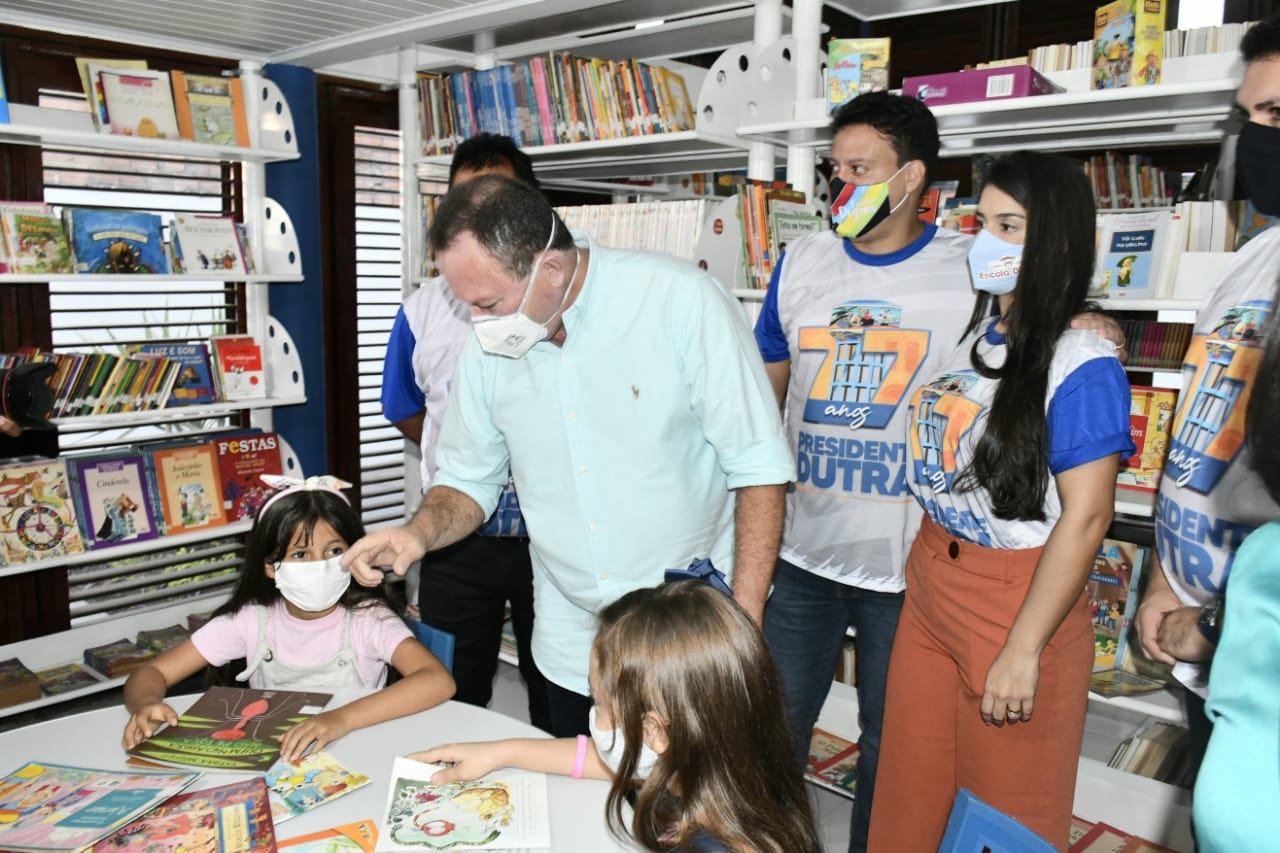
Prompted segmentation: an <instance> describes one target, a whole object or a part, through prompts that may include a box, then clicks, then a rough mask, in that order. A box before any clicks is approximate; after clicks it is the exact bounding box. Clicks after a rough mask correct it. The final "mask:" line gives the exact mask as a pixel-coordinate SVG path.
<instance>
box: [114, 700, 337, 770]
mask: <svg viewBox="0 0 1280 853" xmlns="http://www.w3.org/2000/svg"><path fill="white" fill-rule="evenodd" d="M332 698H333V696H332V694H329V693H309V692H302V691H294V690H257V689H254V688H250V687H211V688H209V689H208V690H206V691H205V692H204V694H203V695H201V697H200V698H199V699H197V700H196V701H195V703H194V704H192V706H191V707H190V708H188V709H187V710H186V712H184V713H183V714H180V715H179V717H178V725H176V726H167V727H165V728H163V729H160V730H159V731H158V732H156V733H155V734H153V735H152V736H151V737H149V738H147V739H146V740H144V741H143V742H142V743H140V744H138V745H137V746H135V747H134V748H133V749H130V750H128V753H129V755H132V756H135V757H137V758H141V759H144V760H146V761H153V762H157V763H159V764H166V765H174V766H180V767H199V768H201V769H205V770H243V771H258V772H264V771H266V770H267V769H268V768H270V767H271V766H272V765H273V764H275V762H276V761H277V760H278V759H279V758H280V738H281V737H283V736H284V734H285V732H287V731H288V730H289V729H291V728H292V727H293V726H294V725H296V724H297V723H300V722H302V721H303V720H305V719H306V718H307V717H308V716H310V715H311V714H313V713H316V712H318V711H319V710H320V708H322V707H323V706H324V705H325V703H327V702H328V701H329V700H330V699H332Z"/></svg>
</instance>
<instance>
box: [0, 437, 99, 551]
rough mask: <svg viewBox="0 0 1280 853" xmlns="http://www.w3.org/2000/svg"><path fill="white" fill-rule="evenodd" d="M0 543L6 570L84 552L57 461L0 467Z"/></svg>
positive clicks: (62, 470) (63, 467) (68, 490)
mask: <svg viewBox="0 0 1280 853" xmlns="http://www.w3.org/2000/svg"><path fill="white" fill-rule="evenodd" d="M0 543H2V546H3V551H2V552H0V557H2V558H3V560H4V561H6V562H8V564H9V565H11V566H15V565H20V564H22V563H33V562H36V561H39V560H44V559H49V558H52V557H66V556H68V555H70V554H82V553H84V540H83V539H81V538H80V528H79V525H78V524H77V522H76V511H75V505H74V501H73V500H72V498H71V485H70V482H69V481H68V479H67V468H66V465H65V464H64V463H63V462H62V460H61V459H49V460H45V461H42V462H28V463H19V464H16V465H7V466H5V467H4V468H0Z"/></svg>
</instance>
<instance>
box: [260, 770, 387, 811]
mask: <svg viewBox="0 0 1280 853" xmlns="http://www.w3.org/2000/svg"><path fill="white" fill-rule="evenodd" d="M266 780H267V788H268V790H269V791H270V795H271V816H272V817H273V818H274V819H275V822H276V823H280V822H281V821H286V820H288V819H289V818H291V817H295V816H297V815H300V814H302V813H303V812H309V811H311V810H312V809H315V808H319V807H320V806H323V805H324V804H325V803H329V802H332V801H333V800H336V799H338V797H341V796H343V795H344V794H349V793H351V792H352V791H354V790H356V789H357V788H363V787H364V786H365V785H368V784H369V777H368V776H364V775H361V774H359V773H354V772H352V771H351V770H348V769H347V768H346V767H344V766H342V763H341V762H339V761H338V760H337V759H336V758H334V757H333V756H332V755H330V754H329V753H327V752H313V753H311V754H310V755H308V756H307V757H305V758H303V759H302V760H301V761H298V762H295V763H293V764H290V763H289V762H287V761H284V760H283V759H281V760H280V761H277V762H276V763H275V764H273V765H271V769H269V770H268V771H267V776H266Z"/></svg>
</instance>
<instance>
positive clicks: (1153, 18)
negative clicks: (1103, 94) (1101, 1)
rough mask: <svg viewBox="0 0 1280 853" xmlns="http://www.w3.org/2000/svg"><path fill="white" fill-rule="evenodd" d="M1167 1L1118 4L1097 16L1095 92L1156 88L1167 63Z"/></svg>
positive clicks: (1132, 0)
mask: <svg viewBox="0 0 1280 853" xmlns="http://www.w3.org/2000/svg"><path fill="white" fill-rule="evenodd" d="M1164 21H1165V6H1164V2H1163V0H1115V2H1113V3H1107V4H1105V5H1103V6H1099V7H1098V9H1097V11H1096V12H1094V16H1093V68H1092V71H1091V73H1090V80H1091V85H1092V87H1093V88H1094V89H1114V88H1118V87H1121V86H1153V85H1155V84H1156V83H1159V82H1160V78H1161V68H1162V65H1163V62H1164Z"/></svg>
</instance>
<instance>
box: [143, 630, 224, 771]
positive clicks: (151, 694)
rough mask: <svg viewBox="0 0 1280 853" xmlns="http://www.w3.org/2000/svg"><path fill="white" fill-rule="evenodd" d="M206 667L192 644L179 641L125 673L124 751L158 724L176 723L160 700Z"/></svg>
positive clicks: (173, 712)
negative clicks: (179, 683) (162, 652)
mask: <svg viewBox="0 0 1280 853" xmlns="http://www.w3.org/2000/svg"><path fill="white" fill-rule="evenodd" d="M208 665H209V662H208V661H207V660H205V659H204V656H203V655H201V654H200V652H198V651H197V650H196V646H195V643H193V642H191V641H190V640H183V641H182V642H181V643H180V644H178V645H177V646H175V647H173V648H172V649H170V650H169V651H167V652H165V653H164V654H162V655H160V657H158V658H156V659H155V660H154V661H153V662H151V663H149V664H146V665H145V666H141V667H139V668H138V669H135V670H134V671H133V672H131V673H129V678H128V680H127V681H125V683H124V706H125V708H126V709H127V710H128V711H129V714H130V715H131V716H130V717H129V722H128V723H126V724H125V727H124V739H123V741H122V742H123V744H124V748H125V749H133V748H134V747H135V746H137V745H138V744H139V743H141V742H142V741H144V740H146V739H147V738H149V737H151V735H152V734H153V733H154V732H155V730H156V728H157V724H158V723H162V722H163V723H168V724H169V725H171V726H176V725H177V724H178V714H177V712H176V711H174V710H173V708H171V707H169V705H167V704H166V703H165V701H164V693H165V691H166V690H168V689H169V688H170V687H172V686H173V685H174V684H177V683H178V682H179V681H181V680H182V679H184V678H186V677H187V676H189V675H194V674H195V673H197V672H199V671H200V670H202V669H204V668H205V667H206V666H208Z"/></svg>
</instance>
